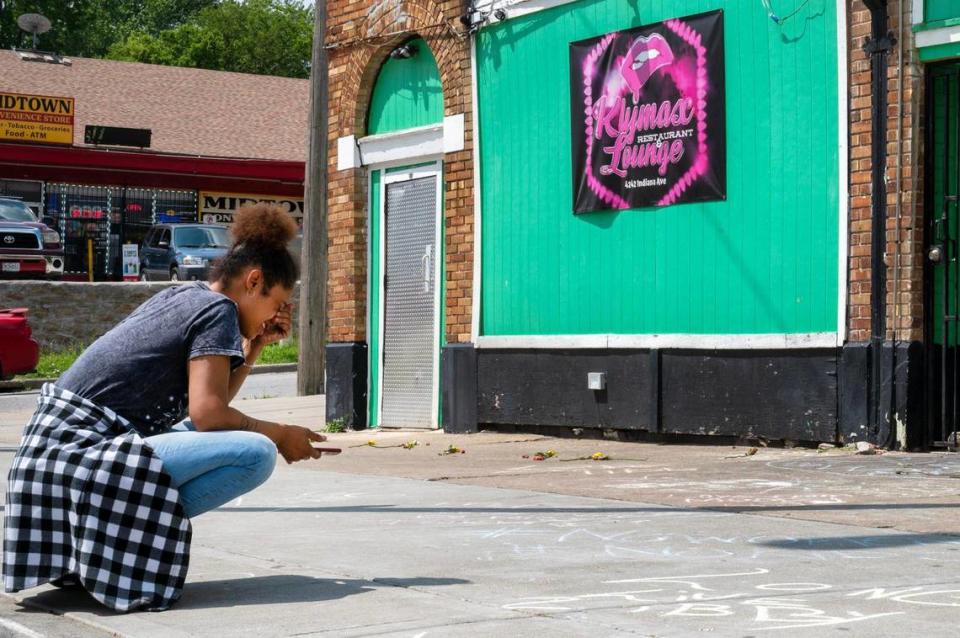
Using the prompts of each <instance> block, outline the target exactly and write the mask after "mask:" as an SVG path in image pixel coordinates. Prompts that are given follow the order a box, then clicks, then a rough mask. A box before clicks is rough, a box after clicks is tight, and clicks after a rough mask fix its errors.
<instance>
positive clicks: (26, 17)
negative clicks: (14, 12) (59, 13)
mask: <svg viewBox="0 0 960 638" xmlns="http://www.w3.org/2000/svg"><path fill="white" fill-rule="evenodd" d="M17 26H19V27H20V28H21V29H23V30H24V31H26V32H27V33H30V34H32V35H33V48H34V49H36V48H37V35H38V34H40V33H46V32H47V31H49V30H50V20H48V19H47V17H46V16H42V15H40V14H39V13H24V14H23V15H22V16H20V17H19V18H17Z"/></svg>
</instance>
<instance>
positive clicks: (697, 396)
mask: <svg viewBox="0 0 960 638" xmlns="http://www.w3.org/2000/svg"><path fill="white" fill-rule="evenodd" d="M879 350H880V353H879V355H878V356H880V357H881V358H882V361H881V363H882V365H881V367H880V369H881V370H882V371H884V373H883V374H884V375H885V378H884V379H882V384H881V387H884V388H886V390H885V391H884V392H883V395H882V396H881V397H879V400H880V405H881V406H886V407H884V408H883V409H882V410H881V412H882V413H883V414H884V415H886V416H885V420H881V421H880V423H879V425H871V423H873V421H871V417H870V406H871V405H873V403H872V394H873V393H872V391H871V383H870V371H871V362H872V356H873V354H872V351H871V348H870V345H869V344H860V343H851V344H847V345H845V346H844V347H843V348H825V349H810V350H736V351H734V350H729V351H728V350H720V351H694V350H663V351H658V350H616V351H615V350H594V351H590V350H486V349H481V350H477V351H476V357H477V364H476V365H477V403H478V405H477V420H478V422H479V423H481V424H490V425H505V426H520V427H523V426H529V427H541V426H554V427H556V426H559V427H580V428H601V429H613V430H635V431H640V432H652V433H659V434H678V435H679V434H683V435H688V434H693V435H704V434H706V435H732V436H739V437H756V436H762V437H766V438H769V439H786V440H791V441H809V442H816V441H826V442H838V443H850V442H854V441H863V440H866V441H870V442H873V443H876V444H878V445H883V446H886V447H895V446H896V445H897V444H898V443H899V442H903V441H905V442H906V444H907V446H908V447H910V448H914V447H918V446H922V445H924V441H925V432H924V425H923V421H924V418H925V417H924V401H925V399H924V383H923V380H924V379H923V375H924V368H923V348H922V344H919V343H905V344H898V345H897V346H896V348H894V346H893V345H892V344H890V343H887V344H884V345H883V346H882V347H881V348H880V349H879ZM588 372H605V373H606V379H607V387H606V389H605V390H602V391H593V390H589V389H587V373H588ZM891 375H892V379H893V383H892V384H891V383H890V382H889V379H890V378H891Z"/></svg>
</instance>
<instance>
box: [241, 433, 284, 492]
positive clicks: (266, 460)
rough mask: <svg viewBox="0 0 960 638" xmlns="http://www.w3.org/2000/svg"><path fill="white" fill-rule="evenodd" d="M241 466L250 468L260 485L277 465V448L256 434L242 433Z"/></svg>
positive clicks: (262, 436) (271, 442) (268, 440)
mask: <svg viewBox="0 0 960 638" xmlns="http://www.w3.org/2000/svg"><path fill="white" fill-rule="evenodd" d="M244 434H245V435H246V436H244V441H243V448H244V449H243V465H245V466H246V467H248V468H250V470H251V471H252V473H253V474H254V476H255V477H256V478H257V479H259V482H260V483H262V482H264V481H266V480H267V479H268V478H270V475H271V474H272V473H273V469H274V467H276V465H277V446H276V445H275V444H274V442H273V441H271V440H270V439H268V438H267V437H265V436H264V435H262V434H259V433H257V432H244Z"/></svg>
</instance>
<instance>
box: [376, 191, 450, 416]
mask: <svg viewBox="0 0 960 638" xmlns="http://www.w3.org/2000/svg"><path fill="white" fill-rule="evenodd" d="M387 181H388V183H387V184H386V186H385V191H386V192H385V195H386V196H385V198H384V200H385V206H384V217H385V224H384V227H385V228H386V238H385V261H386V268H385V273H384V281H383V289H384V295H383V299H384V313H383V317H384V330H383V376H382V378H383V381H382V393H381V397H382V399H381V401H382V404H381V418H380V424H381V425H382V426H385V427H423V428H432V427H436V423H437V417H436V407H435V404H436V385H437V384H436V374H437V369H436V368H437V322H438V316H437V305H438V301H437V272H436V271H437V259H436V252H437V251H436V248H437V201H438V199H437V197H438V196H437V183H438V177H437V175H436V174H434V175H431V176H427V177H419V178H415V179H408V180H404V181H396V182H392V183H390V181H389V180H387Z"/></svg>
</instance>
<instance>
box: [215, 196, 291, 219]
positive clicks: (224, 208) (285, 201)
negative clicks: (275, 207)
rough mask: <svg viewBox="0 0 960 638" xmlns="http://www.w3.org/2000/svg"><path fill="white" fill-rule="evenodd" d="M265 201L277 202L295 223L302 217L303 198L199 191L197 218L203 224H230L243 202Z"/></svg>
mask: <svg viewBox="0 0 960 638" xmlns="http://www.w3.org/2000/svg"><path fill="white" fill-rule="evenodd" d="M258 202H267V203H269V204H279V205H280V206H282V207H283V209H284V210H286V211H287V212H288V213H290V215H292V216H293V218H294V219H295V220H297V223H300V221H301V220H302V219H303V199H298V198H296V197H281V196H277V195H251V194H247V193H221V192H214V191H200V201H199V204H200V210H199V213H200V215H199V218H200V221H201V222H203V223H204V224H232V223H233V216H234V215H235V214H236V213H237V211H238V210H240V207H241V206H243V205H245V204H256V203H258Z"/></svg>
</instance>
